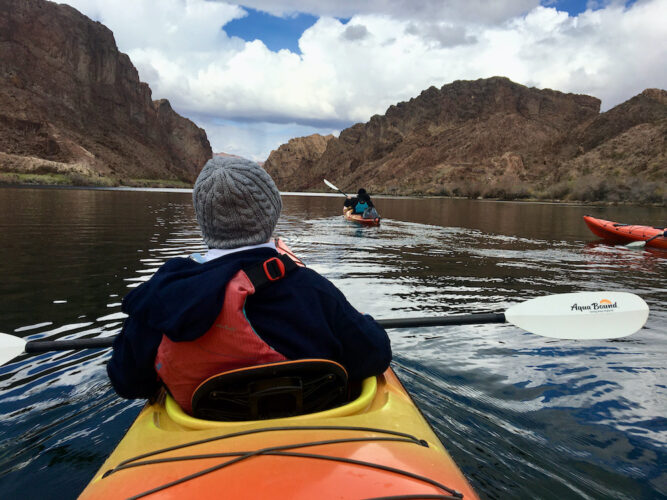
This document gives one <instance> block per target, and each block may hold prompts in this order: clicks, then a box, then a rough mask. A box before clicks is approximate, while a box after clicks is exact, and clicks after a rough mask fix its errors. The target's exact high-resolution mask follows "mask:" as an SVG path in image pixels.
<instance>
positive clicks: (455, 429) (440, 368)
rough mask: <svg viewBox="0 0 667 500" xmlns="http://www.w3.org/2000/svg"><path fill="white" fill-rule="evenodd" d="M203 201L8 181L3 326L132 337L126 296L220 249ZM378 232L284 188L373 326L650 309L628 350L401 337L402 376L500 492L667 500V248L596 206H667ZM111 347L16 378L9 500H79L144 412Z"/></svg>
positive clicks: (0, 236)
mask: <svg viewBox="0 0 667 500" xmlns="http://www.w3.org/2000/svg"><path fill="white" fill-rule="evenodd" d="M190 196H191V195H190V193H189V192H187V191H178V190H171V191H153V190H86V189H44V188H41V189H32V188H2V189H0V278H1V279H0V332H3V333H8V334H13V335H18V336H22V337H26V338H29V339H42V338H49V339H69V338H87V337H98V336H110V335H114V334H116V333H117V332H118V331H119V329H120V327H121V325H122V319H123V316H122V314H121V313H120V303H121V300H122V297H123V296H124V295H125V294H126V293H127V292H128V291H129V289H130V288H132V287H135V286H137V285H139V284H140V283H141V282H143V281H145V280H147V279H148V278H149V277H150V276H151V274H152V273H154V272H155V270H156V269H157V268H158V267H159V266H160V265H161V264H162V263H164V262H165V261H166V260H167V259H169V258H172V257H176V256H186V255H188V254H190V253H192V252H196V251H201V250H202V249H203V246H202V242H201V239H200V236H199V233H198V228H197V226H196V222H195V219H194V213H193V210H192V206H191V198H190ZM375 202H376V205H377V207H378V209H379V211H380V213H381V215H382V216H383V217H384V220H383V223H382V225H381V227H379V228H361V227H358V226H356V225H354V224H353V223H350V222H346V221H344V220H343V218H342V217H341V215H340V209H341V205H342V196H340V195H338V196H336V195H331V196H326V195H300V194H296V193H291V194H290V193H285V194H284V196H283V203H284V209H283V214H282V216H281V218H280V221H279V223H278V227H277V231H276V234H277V235H279V236H282V237H283V238H284V239H285V240H286V241H287V242H288V243H289V244H290V246H291V247H292V249H293V250H294V251H295V252H296V253H297V254H298V255H299V256H300V257H301V258H302V259H303V260H304V261H305V262H306V263H307V264H308V265H309V266H310V267H312V268H314V269H315V270H317V271H318V272H320V273H321V274H323V275H324V276H326V277H327V278H329V279H330V280H331V281H333V282H334V283H335V284H336V285H337V286H338V287H339V288H340V289H341V290H342V291H343V292H344V293H345V294H346V295H347V297H348V299H349V300H350V302H352V303H353V304H354V305H355V306H356V307H357V308H358V309H359V310H361V311H363V312H367V313H370V314H372V315H373V316H374V317H375V318H378V319H379V318H395V317H402V316H437V315H448V314H466V313H476V312H499V311H503V310H505V309H506V308H507V307H509V306H511V305H512V304H516V303H518V302H521V301H523V300H526V299H530V298H534V297H538V296H542V295H547V294H553V293H563V292H571V291H580V290H610V291H629V292H633V293H636V294H638V295H640V296H641V297H642V298H644V300H645V301H646V302H647V303H648V304H649V307H650V309H651V312H650V315H649V320H648V322H647V324H646V326H645V327H644V328H643V329H642V330H641V331H639V332H638V333H636V334H634V335H632V336H630V337H626V338H622V339H617V340H613V341H610V340H595V341H568V340H553V339H548V338H544V337H539V336H537V335H534V334H531V333H527V332H524V331H522V330H520V329H518V328H516V327H513V326H511V325H469V326H457V327H431V328H413V329H401V330H398V329H396V330H390V331H389V334H390V337H391V341H392V348H393V352H394V361H393V366H394V369H395V370H396V372H397V373H398V375H399V376H400V377H401V379H402V380H403V382H404V383H405V385H406V388H407V389H408V391H409V392H410V393H411V394H412V395H413V397H414V398H415V400H416V402H417V403H418V404H419V406H420V407H421V409H422V410H423V412H424V414H425V415H426V417H427V418H428V419H429V421H430V422H431V424H432V425H433V427H434V428H435V430H436V432H437V434H438V435H439V437H440V438H441V440H442V441H443V443H444V445H445V446H446V448H447V449H448V450H449V451H450V453H451V454H452V456H453V458H454V459H455V461H456V462H457V463H458V464H459V466H460V467H461V469H462V470H463V472H464V474H465V475H466V476H467V477H468V478H469V480H470V481H471V483H472V484H473V486H474V487H475V488H476V489H477V490H478V492H479V494H480V496H481V497H482V498H545V499H563V498H568V499H570V498H596V499H597V498H604V499H607V498H618V499H621V498H623V499H626V498H637V499H653V498H667V418H666V415H667V356H666V355H667V335H666V333H667V327H666V326H665V325H666V324H667V303H666V301H665V298H666V297H667V293H665V292H666V290H667V288H666V285H665V283H666V279H667V252H664V251H658V250H653V251H637V250H628V249H626V248H625V247H622V246H612V245H608V244H605V243H602V242H600V241H598V240H597V239H596V237H594V236H593V235H592V234H591V233H590V232H589V231H588V229H587V228H586V227H585V224H584V223H583V220H582V215H585V214H590V215H594V216H597V217H601V218H606V219H610V220H616V221H620V222H629V223H641V224H651V225H661V226H664V225H665V224H666V223H667V220H666V219H667V213H666V210H665V209H664V208H642V207H585V206H579V205H561V204H532V203H504V202H490V201H469V200H452V199H436V198H433V199H405V198H402V199H401V198H375ZM109 354H110V352H109V350H108V349H107V350H87V351H78V352H72V351H69V352H59V353H45V354H40V355H33V356H22V357H19V358H17V359H16V360H14V361H13V362H11V363H9V364H7V365H5V366H4V367H1V368H0V414H1V415H2V418H1V419H0V498H7V499H11V498H40V499H43V498H58V499H67V498H76V496H77V495H78V493H80V492H81V490H82V489H83V488H84V487H85V485H86V484H87V482H88V480H89V479H90V478H91V477H92V476H93V474H94V473H95V471H96V470H97V469H98V467H99V466H100V465H101V464H102V462H103V461H104V460H105V458H106V456H107V455H108V454H109V453H110V452H111V451H112V449H113V448H114V447H115V445H116V444H117V443H118V441H119V440H120V439H121V437H122V436H123V433H124V432H125V430H126V429H127V428H128V427H129V425H130V424H131V422H132V421H133V419H134V418H135V416H136V415H137V413H138V412H139V410H140V409H141V406H142V402H141V401H126V400H122V399H119V398H118V397H116V395H115V394H114V392H113V390H112V389H111V386H110V384H109V382H108V379H107V377H106V372H105V363H106V361H107V359H108V357H109Z"/></svg>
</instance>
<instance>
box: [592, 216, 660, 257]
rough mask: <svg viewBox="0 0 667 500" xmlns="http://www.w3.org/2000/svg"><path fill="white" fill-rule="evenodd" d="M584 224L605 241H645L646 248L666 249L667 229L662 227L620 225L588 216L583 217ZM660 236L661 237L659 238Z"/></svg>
mask: <svg viewBox="0 0 667 500" xmlns="http://www.w3.org/2000/svg"><path fill="white" fill-rule="evenodd" d="M584 222H585V223H586V225H587V226H588V229H590V230H591V231H592V232H593V234H595V235H596V236H599V237H600V238H603V239H605V240H609V241H613V242H616V243H631V242H633V241H646V245H647V246H651V247H655V248H663V249H667V237H665V236H664V232H665V230H667V228H664V227H663V228H660V227H652V226H638V225H633V224H621V223H618V222H613V221H609V220H603V219H596V218H595V217H591V216H590V215H584ZM661 234H662V236H660V235H661ZM651 238H653V239H651ZM649 240H651V241H649Z"/></svg>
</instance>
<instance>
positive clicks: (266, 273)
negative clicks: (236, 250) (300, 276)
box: [243, 255, 299, 291]
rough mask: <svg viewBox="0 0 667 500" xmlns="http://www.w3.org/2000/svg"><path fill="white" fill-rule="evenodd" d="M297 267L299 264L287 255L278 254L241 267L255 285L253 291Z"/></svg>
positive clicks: (279, 278)
mask: <svg viewBox="0 0 667 500" xmlns="http://www.w3.org/2000/svg"><path fill="white" fill-rule="evenodd" d="M297 267H299V266H298V265H297V264H296V262H294V261H293V260H292V259H291V258H290V257H289V256H287V255H278V256H277V257H271V258H270V259H267V260H265V261H264V262H260V263H258V264H254V265H252V266H248V267H246V268H244V269H243V272H245V273H246V275H247V276H248V279H249V280H250V282H251V283H252V285H253V286H254V287H255V291H257V290H260V289H262V288H264V287H265V286H266V285H268V284H270V283H273V282H274V281H278V280H281V279H283V278H284V277H285V276H287V274H288V273H290V272H292V271H293V270H294V269H296V268H297Z"/></svg>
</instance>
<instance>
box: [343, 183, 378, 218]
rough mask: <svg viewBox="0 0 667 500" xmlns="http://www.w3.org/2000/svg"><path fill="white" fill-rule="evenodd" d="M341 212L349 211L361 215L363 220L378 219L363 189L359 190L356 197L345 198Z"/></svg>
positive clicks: (369, 198)
mask: <svg viewBox="0 0 667 500" xmlns="http://www.w3.org/2000/svg"><path fill="white" fill-rule="evenodd" d="M343 210H351V211H352V212H353V213H355V214H361V215H362V216H363V217H364V218H371V219H372V218H375V217H378V215H377V211H376V210H375V206H374V205H373V202H372V201H371V197H370V196H369V194H368V193H367V192H366V190H365V189H364V188H360V189H359V191H358V192H357V196H350V195H348V196H347V199H346V200H345V202H344V203H343Z"/></svg>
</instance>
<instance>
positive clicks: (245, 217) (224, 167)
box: [192, 156, 282, 248]
mask: <svg viewBox="0 0 667 500" xmlns="http://www.w3.org/2000/svg"><path fill="white" fill-rule="evenodd" d="M192 202H193V204H194V207H195V213H196V214H197V222H198V223H199V227H200V228H201V232H202V236H203V237H204V242H205V243H206V244H207V245H208V246H209V248H237V247H242V246H246V245H259V244H260V243H266V242H267V241H268V240H269V238H271V235H272V234H273V230H274V228H275V227H276V223H277V222H278V217H279V216H280V210H281V209H282V201H281V200H280V192H279V191H278V188H276V185H275V184H274V182H273V179H271V176H270V175H269V174H267V173H266V171H265V170H264V169H263V168H262V167H260V166H259V165H258V164H257V163H255V162H253V161H250V160H246V159H244V158H234V157H223V156H214V157H213V158H212V159H210V160H209V161H208V162H206V165H204V168H203V169H202V171H201V172H200V174H199V177H197V180H196V181H195V186H194V189H193V190H192Z"/></svg>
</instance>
